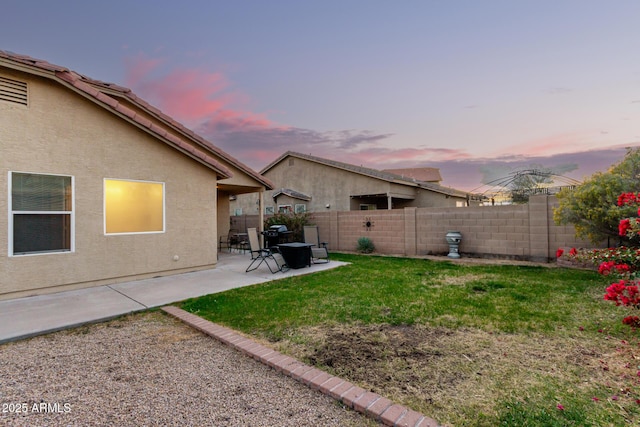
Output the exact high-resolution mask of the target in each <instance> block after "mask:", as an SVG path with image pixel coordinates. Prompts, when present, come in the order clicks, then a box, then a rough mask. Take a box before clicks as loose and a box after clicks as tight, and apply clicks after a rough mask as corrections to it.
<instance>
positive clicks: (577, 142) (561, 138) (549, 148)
mask: <svg viewBox="0 0 640 427" xmlns="http://www.w3.org/2000/svg"><path fill="white" fill-rule="evenodd" d="M592 141H593V133H588V132H569V133H560V134H555V135H549V136H546V137H544V138H537V139H532V140H525V141H522V142H520V143H518V144H514V145H511V146H509V147H506V148H504V149H501V150H500V151H499V152H498V153H495V155H496V156H527V157H529V156H531V157H536V156H543V157H544V156H552V155H557V154H562V153H571V152H576V151H584V150H586V149H589V148H591V147H592V146H593V145H594V144H591V142H592Z"/></svg>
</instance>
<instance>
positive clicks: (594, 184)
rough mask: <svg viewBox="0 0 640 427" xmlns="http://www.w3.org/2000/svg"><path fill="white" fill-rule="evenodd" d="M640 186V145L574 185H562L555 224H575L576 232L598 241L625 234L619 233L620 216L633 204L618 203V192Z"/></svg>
mask: <svg viewBox="0 0 640 427" xmlns="http://www.w3.org/2000/svg"><path fill="white" fill-rule="evenodd" d="M639 187H640V149H638V148H636V149H629V150H628V151H627V154H626V155H625V157H624V159H623V160H622V161H621V162H620V163H618V164H616V165H614V166H612V167H611V168H609V170H608V171H607V172H604V173H603V172H598V173H596V174H594V175H592V176H591V177H590V178H589V179H587V180H586V181H584V182H583V183H582V184H580V185H578V186H577V187H576V188H575V189H573V190H571V189H567V188H565V189H562V190H560V192H559V193H558V194H557V197H558V200H559V201H560V204H559V206H558V207H557V208H555V209H554V211H553V219H554V221H555V223H556V224H558V225H560V224H573V226H574V227H575V229H576V236H577V237H579V238H583V239H588V240H590V241H591V242H593V243H599V242H602V241H603V240H605V239H607V238H611V237H614V238H616V239H618V238H619V239H620V240H621V242H622V243H628V241H627V240H628V239H627V238H626V237H624V236H623V237H620V236H619V234H618V224H619V222H620V218H626V217H629V216H632V215H633V214H634V213H635V211H634V209H633V207H630V206H618V205H617V200H618V196H619V195H620V194H622V193H626V192H630V191H632V190H634V189H636V188H639Z"/></svg>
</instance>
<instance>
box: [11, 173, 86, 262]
mask: <svg viewBox="0 0 640 427" xmlns="http://www.w3.org/2000/svg"><path fill="white" fill-rule="evenodd" d="M9 188H10V197H9V210H10V211H11V214H10V215H9V255H29V254H40V253H50V252H73V250H74V247H73V246H74V220H75V218H74V213H73V177H71V176H62V175H43V174H34V173H22V172H9Z"/></svg>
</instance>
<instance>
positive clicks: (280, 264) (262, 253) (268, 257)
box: [245, 228, 289, 273]
mask: <svg viewBox="0 0 640 427" xmlns="http://www.w3.org/2000/svg"><path fill="white" fill-rule="evenodd" d="M247 235H248V237H249V250H250V251H251V264H249V266H248V267H247V269H246V270H245V272H246V273H248V272H249V271H253V270H255V269H256V268H258V267H260V265H262V263H265V264H267V267H269V271H271V273H276V272H278V271H280V272H283V273H284V272H285V271H287V270H289V267H288V266H287V263H286V262H285V260H284V258H283V257H282V254H281V253H279V252H276V250H275V249H265V248H263V247H261V246H260V240H259V239H258V230H256V229H255V228H248V229H247ZM270 261H272V263H270ZM272 264H274V265H275V266H273V267H272Z"/></svg>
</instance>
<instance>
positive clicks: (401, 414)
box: [162, 306, 439, 427]
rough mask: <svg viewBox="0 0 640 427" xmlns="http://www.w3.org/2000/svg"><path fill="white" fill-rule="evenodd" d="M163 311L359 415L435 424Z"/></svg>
mask: <svg viewBox="0 0 640 427" xmlns="http://www.w3.org/2000/svg"><path fill="white" fill-rule="evenodd" d="M162 310H163V311H164V312H166V313H168V314H170V315H172V316H174V317H176V318H177V319H179V320H181V321H183V322H184V323H186V324H188V325H189V326H191V327H193V328H195V329H197V330H199V331H201V332H203V333H205V334H207V335H209V336H210V337H213V338H215V339H217V340H219V341H221V342H223V343H224V344H227V345H229V346H231V347H233V348H235V349H236V350H239V351H241V352H242V353H244V354H245V355H247V356H249V357H252V358H253V359H255V360H257V361H259V362H261V363H264V364H265V365H267V366H269V367H271V368H273V369H275V370H276V371H278V372H282V373H283V374H285V375H287V376H289V377H291V378H293V379H295V380H296V381H299V382H301V383H303V384H305V385H306V386H308V387H310V388H312V389H314V390H318V391H320V392H321V393H323V394H326V395H327V396H331V397H332V398H334V399H336V400H338V401H340V402H342V403H343V404H345V405H346V406H348V407H350V408H351V409H353V410H355V411H357V412H360V413H361V414H363V415H365V416H368V417H370V418H373V419H374V420H376V421H379V422H382V423H383V424H384V425H387V426H394V427H395V426H403V427H405V426H406V427H409V426H412V427H438V426H439V424H438V423H437V422H436V421H435V420H434V419H431V418H428V417H426V416H424V415H423V414H421V413H419V412H416V411H414V410H411V409H409V408H407V407H405V406H403V405H399V404H397V403H394V402H392V401H391V400H389V399H387V398H385V397H382V396H380V395H379V394H377V393H373V392H371V391H367V390H365V389H363V388H361V387H358V386H356V385H354V384H352V383H350V382H348V381H345V380H343V379H341V378H339V377H336V376H333V375H330V374H328V373H326V372H324V371H321V370H320V369H317V368H314V367H312V366H309V365H306V364H304V363H302V362H300V361H298V360H297V359H294V358H293V357H290V356H286V355H284V354H282V353H280V352H278V351H275V350H273V349H271V348H269V347H266V346H264V345H262V344H258V343H256V342H255V341H253V340H251V339H249V338H246V337H244V336H242V335H240V334H239V333H237V332H235V331H234V330H232V329H229V328H226V327H224V326H220V325H218V324H215V323H213V322H210V321H208V320H205V319H203V318H201V317H199V316H196V315H195V314H192V313H189V312H187V311H184V310H182V309H181V308H178V307H174V306H166V307H162Z"/></svg>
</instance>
